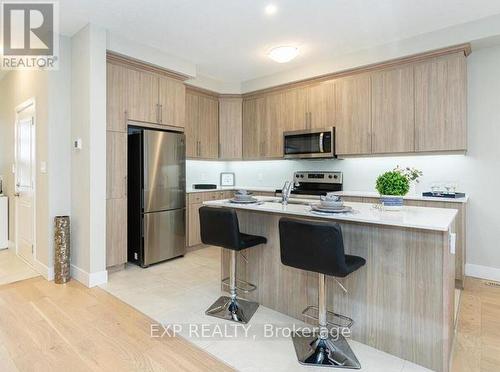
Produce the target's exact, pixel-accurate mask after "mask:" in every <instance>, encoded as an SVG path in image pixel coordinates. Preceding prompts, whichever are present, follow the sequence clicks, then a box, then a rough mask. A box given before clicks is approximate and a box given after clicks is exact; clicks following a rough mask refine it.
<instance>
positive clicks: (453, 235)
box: [449, 233, 457, 254]
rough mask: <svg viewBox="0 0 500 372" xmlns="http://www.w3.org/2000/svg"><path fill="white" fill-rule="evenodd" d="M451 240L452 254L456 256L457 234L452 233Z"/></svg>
mask: <svg viewBox="0 0 500 372" xmlns="http://www.w3.org/2000/svg"><path fill="white" fill-rule="evenodd" d="M449 239H450V253H451V254H455V246H456V244H457V234H455V233H451V234H450V236H449Z"/></svg>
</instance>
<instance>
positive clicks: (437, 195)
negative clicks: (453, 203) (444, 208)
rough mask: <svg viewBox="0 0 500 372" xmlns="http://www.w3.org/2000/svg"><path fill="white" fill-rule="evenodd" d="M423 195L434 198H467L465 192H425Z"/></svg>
mask: <svg viewBox="0 0 500 372" xmlns="http://www.w3.org/2000/svg"><path fill="white" fill-rule="evenodd" d="M422 196H430V197H432V198H450V199H460V198H465V193H464V192H432V191H427V192H423V193H422Z"/></svg>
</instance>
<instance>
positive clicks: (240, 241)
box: [200, 206, 267, 251]
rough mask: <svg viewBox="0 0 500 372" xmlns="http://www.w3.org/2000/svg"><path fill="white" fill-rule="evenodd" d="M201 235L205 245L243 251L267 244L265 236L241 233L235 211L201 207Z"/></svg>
mask: <svg viewBox="0 0 500 372" xmlns="http://www.w3.org/2000/svg"><path fill="white" fill-rule="evenodd" d="M200 233H201V241H202V242H203V244H209V245H215V246H218V247H222V248H226V249H232V250H234V251H241V250H243V249H247V248H250V247H254V246H256V245H259V244H265V243H266V242H267V239H266V238H264V237H263V236H258V235H249V234H243V233H240V227H239V223H238V216H237V215H236V212H235V211H234V210H233V209H228V208H216V207H207V206H204V207H201V208H200Z"/></svg>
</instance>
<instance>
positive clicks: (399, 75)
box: [371, 65, 415, 154]
mask: <svg viewBox="0 0 500 372" xmlns="http://www.w3.org/2000/svg"><path fill="white" fill-rule="evenodd" d="M371 84H372V88H371V89H372V94H371V97H372V105H371V106H372V153H374V154H387V153H398V152H403V153H404V152H413V151H414V150H415V110H414V84H413V66H412V65H409V66H404V67H399V68H394V69H389V70H383V71H379V72H375V73H373V74H372V76H371Z"/></svg>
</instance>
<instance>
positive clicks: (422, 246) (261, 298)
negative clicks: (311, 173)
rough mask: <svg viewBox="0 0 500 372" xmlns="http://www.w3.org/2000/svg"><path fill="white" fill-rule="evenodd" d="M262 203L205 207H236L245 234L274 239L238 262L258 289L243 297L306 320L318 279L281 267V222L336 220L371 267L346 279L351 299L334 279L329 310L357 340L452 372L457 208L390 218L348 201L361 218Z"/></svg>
mask: <svg viewBox="0 0 500 372" xmlns="http://www.w3.org/2000/svg"><path fill="white" fill-rule="evenodd" d="M259 199H260V200H261V203H259V204H252V205H239V204H232V203H229V202H228V201H224V200H217V201H208V202H205V204H206V205H211V206H217V207H222V208H233V209H235V210H236V211H237V213H238V218H239V222H240V229H241V231H242V232H245V233H249V234H255V235H261V236H265V237H266V238H267V239H268V242H267V244H265V245H261V246H258V247H253V248H252V249H249V250H248V251H247V252H245V256H246V260H245V259H243V258H242V257H239V259H238V263H237V265H238V270H237V275H238V278H239V279H243V280H247V281H249V282H251V283H253V284H255V285H257V287H258V289H257V290H256V291H255V292H252V293H250V294H248V295H246V296H244V297H247V298H248V299H251V300H254V301H258V302H259V303H260V304H261V305H263V306H266V307H269V308H271V309H274V310H276V311H279V312H281V313H284V314H287V315H290V316H292V317H294V318H297V319H300V320H304V317H303V316H302V310H303V309H304V308H306V307H307V306H309V305H316V304H317V301H318V292H317V290H318V275H317V274H316V273H311V272H307V271H302V270H298V269H294V268H291V267H287V266H284V265H282V264H281V260H280V246H279V231H278V221H279V219H280V218H281V217H282V216H289V217H296V218H304V219H314V220H327V221H336V222H338V223H339V224H340V225H341V227H342V231H343V237H344V245H345V249H346V253H349V254H353V255H358V256H361V257H364V258H365V259H366V261H367V263H366V265H365V266H364V267H363V268H361V269H359V270H358V271H356V272H355V273H353V274H352V275H350V276H348V277H347V278H346V279H342V280H341V283H342V284H343V285H344V286H345V287H346V288H347V290H348V294H344V292H343V291H342V290H341V288H340V287H339V286H338V285H337V284H336V283H335V281H334V280H333V278H328V277H327V301H328V309H329V310H331V311H335V312H337V313H341V314H344V315H347V316H349V317H351V318H353V319H354V322H355V323H354V325H353V327H352V338H353V339H355V340H357V341H359V342H362V343H365V344H367V345H370V346H372V347H375V348H377V349H379V350H383V351H385V352H387V353H390V354H393V355H396V356H398V357H400V358H403V359H406V360H410V361H412V362H414V363H417V364H420V365H422V366H424V367H427V368H430V369H433V370H436V371H448V369H449V367H448V366H449V357H450V353H451V345H452V340H453V328H454V311H453V308H454V275H455V273H454V270H455V264H454V262H455V261H454V255H453V252H452V251H453V248H452V246H451V244H450V241H451V239H450V236H451V234H453V232H454V220H455V217H456V213H457V211H456V210H453V209H441V208H424V207H404V209H403V211H400V212H385V211H381V210H379V209H376V208H374V207H373V206H372V205H371V204H368V203H346V205H348V206H351V207H352V208H353V209H354V213H346V214H338V215H333V216H330V215H326V216H325V215H318V214H314V213H312V212H311V210H310V207H309V205H308V204H307V203H306V202H304V203H302V202H301V201H299V200H294V201H293V204H289V205H287V206H283V205H281V204H280V203H279V201H278V200H277V199H276V198H265V197H261V198H259ZM309 202H310V201H309ZM304 249H306V250H307V247H304ZM228 258H229V255H228V254H227V252H225V250H223V254H222V273H221V276H222V277H226V276H227V275H228V267H229V266H228V263H229V261H228ZM361 363H362V364H363V361H361Z"/></svg>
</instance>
